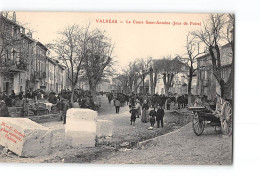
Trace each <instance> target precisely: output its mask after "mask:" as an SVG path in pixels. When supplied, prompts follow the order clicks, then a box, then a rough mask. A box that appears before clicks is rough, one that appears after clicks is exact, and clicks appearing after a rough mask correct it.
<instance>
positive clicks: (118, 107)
mask: <svg viewBox="0 0 260 176" xmlns="http://www.w3.org/2000/svg"><path fill="white" fill-rule="evenodd" d="M120 105H121V103H120V101H119V99H118V98H116V100H115V107H116V113H117V114H119V109H120Z"/></svg>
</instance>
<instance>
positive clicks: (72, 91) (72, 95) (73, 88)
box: [70, 84, 75, 103]
mask: <svg viewBox="0 0 260 176" xmlns="http://www.w3.org/2000/svg"><path fill="white" fill-rule="evenodd" d="M74 92H75V85H74V84H71V97H70V101H71V103H73V102H74V99H73V98H74Z"/></svg>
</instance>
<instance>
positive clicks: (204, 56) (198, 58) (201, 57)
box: [197, 53, 210, 60]
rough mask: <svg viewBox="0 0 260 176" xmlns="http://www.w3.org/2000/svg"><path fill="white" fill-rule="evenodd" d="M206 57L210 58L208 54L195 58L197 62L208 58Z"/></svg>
mask: <svg viewBox="0 0 260 176" xmlns="http://www.w3.org/2000/svg"><path fill="white" fill-rule="evenodd" d="M208 56H210V54H209V53H207V54H204V55H202V56H199V57H197V60H200V59H204V58H206V57H208Z"/></svg>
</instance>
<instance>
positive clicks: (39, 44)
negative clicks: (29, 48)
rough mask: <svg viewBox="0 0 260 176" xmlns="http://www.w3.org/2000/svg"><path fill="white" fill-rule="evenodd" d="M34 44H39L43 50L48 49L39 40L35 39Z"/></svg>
mask: <svg viewBox="0 0 260 176" xmlns="http://www.w3.org/2000/svg"><path fill="white" fill-rule="evenodd" d="M36 44H37V45H39V46H41V47H42V48H43V49H44V50H45V51H47V50H48V48H47V47H46V46H45V45H44V44H42V43H41V42H39V41H37V43H36Z"/></svg>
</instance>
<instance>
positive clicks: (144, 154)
mask: <svg viewBox="0 0 260 176" xmlns="http://www.w3.org/2000/svg"><path fill="white" fill-rule="evenodd" d="M100 99H101V102H102V108H101V110H100V112H99V115H98V119H103V120H111V121H113V124H114V125H113V126H114V131H113V137H112V138H111V139H109V140H107V141H106V140H105V141H99V142H98V145H97V147H95V148H85V149H77V148H68V147H66V146H65V144H64V133H65V131H64V125H63V124H62V122H49V123H43V124H42V125H44V126H46V127H49V128H51V129H52V130H54V133H53V134H54V136H53V144H52V154H51V155H50V156H42V157H37V158H19V157H18V156H16V155H14V154H12V153H11V152H9V153H6V154H4V153H3V154H0V162H58V163H62V162H69V163H71V162H72V163H81V162H83V163H104V164H109V163H117V164H123V163H126V164H130V163H139V164H231V163H232V137H222V135H221V134H216V133H215V131H214V129H213V128H212V127H207V128H205V132H204V134H203V135H202V136H196V135H195V134H194V133H193V130H192V126H191V123H189V121H190V116H184V115H182V114H179V113H172V112H166V116H165V118H164V123H165V125H164V128H154V129H153V130H148V128H149V127H150V123H142V122H141V119H140V118H139V119H138V118H137V120H136V125H135V126H131V125H130V113H129V107H128V106H127V105H125V106H124V107H121V108H120V113H119V114H116V113H115V108H114V106H113V104H109V103H108V101H107V98H106V97H105V96H103V97H100ZM182 111H183V112H186V110H185V109H183V110H182ZM187 124H188V125H187ZM157 136H159V137H157ZM147 139H152V140H151V141H150V142H148V143H147V144H144V145H143V146H142V147H138V143H139V142H140V141H146V140H147Z"/></svg>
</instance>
